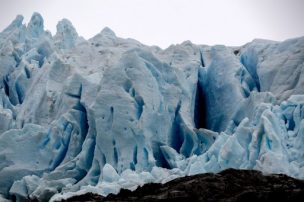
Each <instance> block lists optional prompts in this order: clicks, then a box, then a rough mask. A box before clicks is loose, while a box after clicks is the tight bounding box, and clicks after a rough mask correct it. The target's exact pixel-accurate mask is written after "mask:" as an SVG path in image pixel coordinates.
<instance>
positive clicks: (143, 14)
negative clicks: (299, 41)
mask: <svg viewBox="0 0 304 202" xmlns="http://www.w3.org/2000/svg"><path fill="white" fill-rule="evenodd" d="M34 11H36V12H39V13H40V14H41V15H42V16H43V18H44V22H45V27H46V29H48V30H50V31H51V32H52V33H53V34H55V32H56V24H57V22H58V21H59V20H61V19H62V18H67V19H69V20H70V21H71V22H72V23H73V25H74V26H75V28H76V30H77V31H78V33H79V35H81V36H83V37H84V38H86V39H88V38H91V37H93V36H94V35H96V34H97V33H98V32H100V31H101V30H102V29H103V28H104V27H105V26H108V27H110V28H111V29H112V30H113V31H114V32H115V33H116V34H117V35H118V36H120V37H124V38H135V39H137V40H138V41H140V42H142V43H144V44H147V45H158V46H160V47H162V48H166V47H167V46H169V45H170V44H176V43H181V42H182V41H185V40H191V41H192V42H194V43H197V44H208V45H214V44H225V45H242V44H245V43H246V42H249V41H251V40H252V39H254V38H265V39H272V40H278V41H281V40H284V39H287V38H292V37H298V36H304V0H0V13H1V18H0V30H3V29H4V28H5V27H6V26H7V25H8V24H9V23H10V22H11V21H12V20H13V19H14V18H15V16H16V15H17V14H21V15H23V16H24V17H25V21H24V22H25V23H27V22H28V21H29V19H30V17H31V15H32V13H33V12H34Z"/></svg>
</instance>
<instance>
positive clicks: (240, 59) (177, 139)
mask: <svg viewBox="0 0 304 202" xmlns="http://www.w3.org/2000/svg"><path fill="white" fill-rule="evenodd" d="M22 20H23V17H22V16H17V17H16V19H15V20H14V21H13V22H12V24H11V25H9V26H8V27H7V28H6V29H5V30H3V31H2V32H1V33H0V199H1V200H2V199H3V200H4V198H7V199H10V200H11V199H17V201H24V200H25V199H26V198H31V199H34V198H36V199H38V200H40V201H47V200H49V199H51V200H52V201H55V200H59V199H61V198H65V197H69V196H71V195H74V194H81V193H85V192H95V193H99V194H102V195H107V194H109V193H118V191H119V190H120V188H127V189H131V190H133V189H135V188H136V187H137V186H141V185H143V184H145V183H149V182H161V183H164V182H167V181H170V180H172V179H174V178H177V177H180V176H185V175H192V174H196V173H204V172H218V171H220V170H223V169H226V168H241V169H258V170H261V171H264V172H267V173H286V174H288V175H291V176H293V177H297V178H304V121H303V119H304V88H303V85H304V75H302V74H303V73H302V72H304V38H297V39H291V40H287V41H284V42H280V43H279V42H272V41H266V40H254V41H253V42H251V43H248V44H246V45H244V46H242V47H226V46H213V47H210V46H203V45H194V44H192V43H191V42H189V41H186V42H184V43H182V44H180V45H172V46H170V47H168V48H167V49H165V50H162V49H160V48H158V47H156V46H152V47H150V46H145V45H143V44H141V43H139V42H137V41H135V40H133V39H122V38H119V37H117V36H116V35H115V34H114V32H113V31H111V30H110V29H109V28H105V29H103V30H102V31H101V32H100V33H99V34H97V35H96V36H95V37H93V38H92V39H89V40H85V39H83V38H82V37H80V36H78V34H77V32H76V30H75V28H74V27H73V25H72V24H71V22H69V21H68V20H66V19H64V20H62V21H60V22H59V23H58V25H57V33H56V34H55V35H54V36H52V35H51V34H50V33H49V32H47V31H44V27H43V19H42V17H41V16H40V14H38V13H34V14H33V17H32V18H31V21H30V22H29V23H28V25H25V24H22Z"/></svg>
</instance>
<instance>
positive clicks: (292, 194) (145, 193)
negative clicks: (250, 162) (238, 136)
mask: <svg viewBox="0 0 304 202" xmlns="http://www.w3.org/2000/svg"><path fill="white" fill-rule="evenodd" d="M77 201H92V202H93V201H107V202H110V201H115V202H120V201H174V202H178V201H183V202H186V201H191V202H193V201H304V181H302V180H297V179H294V178H291V177H289V176H287V175H283V174H274V175H263V174H262V173H261V172H259V171H254V170H235V169H227V170H225V171H222V172H220V173H218V174H213V173H207V174H199V175H194V176H187V177H182V178H178V179H175V180H173V181H171V182H168V183H166V184H146V185H144V186H143V187H140V188H138V189H137V190H135V191H134V192H132V191H129V190H122V191H121V192H120V193H119V194H118V195H113V194H110V195H108V196H107V197H102V196H98V195H95V194H92V193H88V194H86V195H81V196H74V197H72V198H70V199H68V200H66V201H62V202H77Z"/></svg>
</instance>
